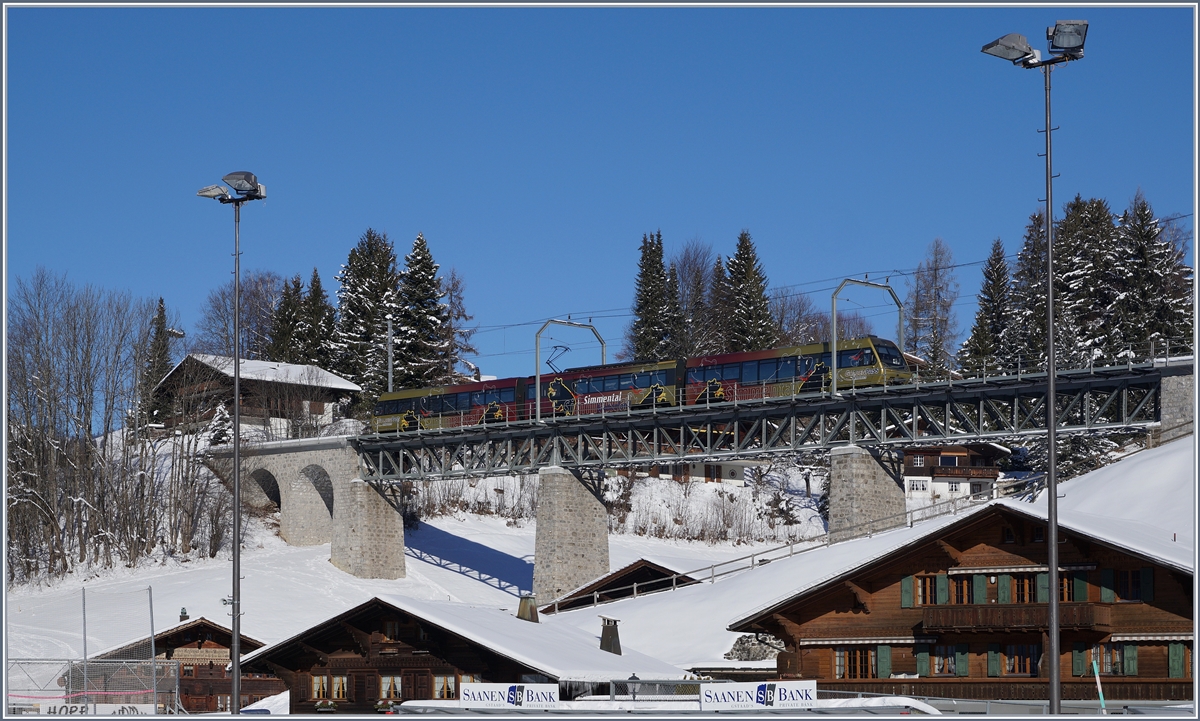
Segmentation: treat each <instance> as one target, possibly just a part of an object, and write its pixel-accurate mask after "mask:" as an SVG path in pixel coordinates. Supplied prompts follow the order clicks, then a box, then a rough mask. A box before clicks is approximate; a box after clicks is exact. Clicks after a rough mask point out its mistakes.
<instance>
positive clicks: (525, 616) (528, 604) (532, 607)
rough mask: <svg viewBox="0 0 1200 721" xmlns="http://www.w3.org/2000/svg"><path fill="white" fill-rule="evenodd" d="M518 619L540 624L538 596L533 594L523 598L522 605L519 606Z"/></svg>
mask: <svg viewBox="0 0 1200 721" xmlns="http://www.w3.org/2000/svg"><path fill="white" fill-rule="evenodd" d="M517 618H519V619H521V620H522V621H533V622H534V623H538V615H537V596H535V595H533V594H532V593H529V594H525V595H524V596H521V605H519V606H517Z"/></svg>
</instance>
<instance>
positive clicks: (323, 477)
mask: <svg viewBox="0 0 1200 721" xmlns="http://www.w3.org/2000/svg"><path fill="white" fill-rule="evenodd" d="M300 475H302V476H304V477H305V478H307V479H308V481H309V483H311V484H312V485H313V488H315V489H317V493H318V494H319V495H320V496H321V500H322V501H324V502H325V508H326V509H328V511H329V517H330V518H332V517H333V479H331V478H330V477H329V472H328V471H326V470H325V469H324V468H323V467H321V466H319V465H317V464H316V463H313V464H310V465H307V466H305V467H304V468H301V469H300Z"/></svg>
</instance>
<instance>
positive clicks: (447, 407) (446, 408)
mask: <svg viewBox="0 0 1200 721" xmlns="http://www.w3.org/2000/svg"><path fill="white" fill-rule="evenodd" d="M457 400H458V396H457V395H456V394H454V393H449V394H447V395H444V396H441V403H440V404H439V405H440V406H441V407H440V408H438V410H437V412H438V413H451V412H454V411H456V410H458V403H457Z"/></svg>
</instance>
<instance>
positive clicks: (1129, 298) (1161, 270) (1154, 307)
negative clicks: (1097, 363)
mask: <svg viewBox="0 0 1200 721" xmlns="http://www.w3.org/2000/svg"><path fill="white" fill-rule="evenodd" d="M1163 236H1164V233H1163V225H1162V223H1161V222H1160V221H1159V220H1158V219H1157V218H1155V217H1154V211H1153V209H1152V208H1151V207H1150V204H1149V203H1148V202H1147V201H1146V198H1145V196H1143V195H1142V192H1141V190H1138V192H1137V194H1136V195H1135V196H1134V199H1133V201H1132V202H1131V203H1130V204H1129V208H1128V209H1127V210H1126V211H1125V212H1124V213H1122V214H1121V221H1120V223H1119V225H1118V228H1117V238H1118V239H1119V244H1120V246H1121V251H1122V256H1123V260H1124V275H1125V277H1126V279H1127V280H1126V291H1125V293H1124V294H1123V295H1122V297H1121V299H1120V301H1119V302H1118V303H1117V313H1116V315H1117V317H1118V321H1119V324H1120V325H1119V327H1120V335H1121V342H1122V343H1124V344H1125V345H1126V347H1130V348H1133V349H1134V355H1135V357H1137V358H1143V357H1146V354H1148V352H1149V350H1150V344H1151V343H1152V342H1153V343H1154V345H1155V350H1156V351H1158V352H1161V351H1163V350H1165V349H1166V347H1167V341H1168V339H1170V340H1171V341H1172V342H1173V344H1174V345H1176V346H1178V345H1180V344H1181V342H1183V341H1184V340H1185V339H1190V337H1191V334H1192V323H1191V318H1192V316H1191V312H1190V311H1191V297H1192V290H1191V281H1190V278H1191V271H1190V269H1189V268H1188V267H1187V266H1186V265H1184V263H1183V257H1184V255H1183V253H1178V252H1176V250H1175V248H1173V247H1172V246H1171V244H1170V243H1169V242H1167V240H1166V238H1164V237H1163Z"/></svg>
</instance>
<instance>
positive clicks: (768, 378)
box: [758, 358, 779, 383]
mask: <svg viewBox="0 0 1200 721" xmlns="http://www.w3.org/2000/svg"><path fill="white" fill-rule="evenodd" d="M778 373H779V361H777V360H776V359H774V358H768V359H767V360H762V361H759V362H758V380H759V381H761V382H763V383H774V382H775V381H776V380H777V379H778Z"/></svg>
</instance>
